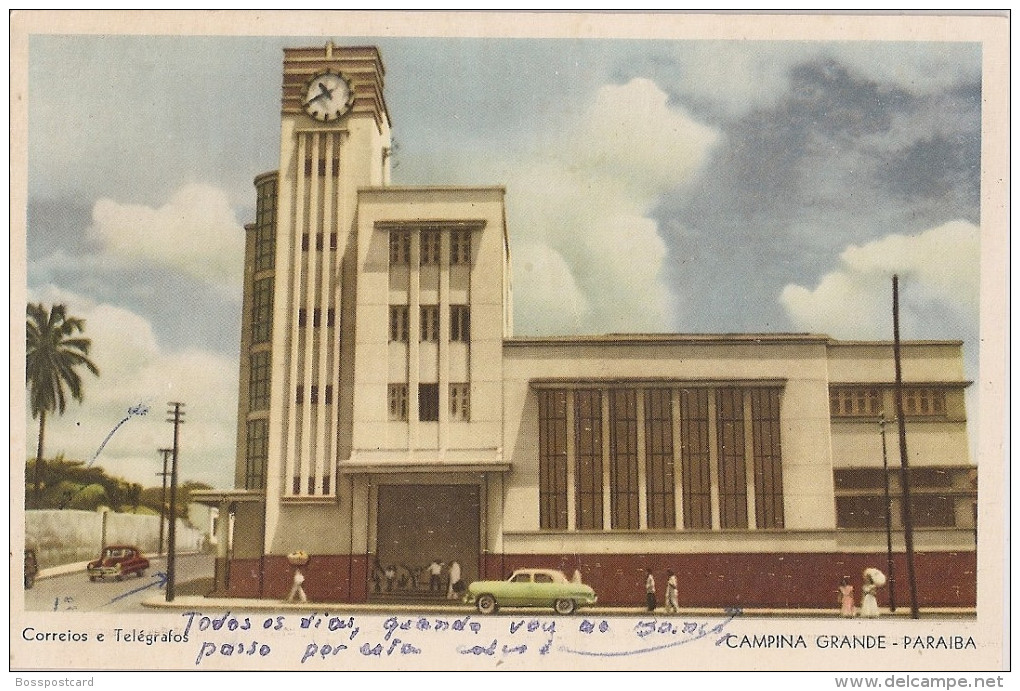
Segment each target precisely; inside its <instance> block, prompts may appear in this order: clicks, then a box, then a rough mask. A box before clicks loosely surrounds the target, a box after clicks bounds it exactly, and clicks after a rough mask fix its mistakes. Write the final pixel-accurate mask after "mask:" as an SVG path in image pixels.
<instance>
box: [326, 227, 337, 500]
mask: <svg viewBox="0 0 1020 691" xmlns="http://www.w3.org/2000/svg"><path fill="white" fill-rule="evenodd" d="M336 240H337V238H336V233H330V234H329V248H330V249H331V250H335V249H336ZM326 479H327V480H329V478H326Z"/></svg>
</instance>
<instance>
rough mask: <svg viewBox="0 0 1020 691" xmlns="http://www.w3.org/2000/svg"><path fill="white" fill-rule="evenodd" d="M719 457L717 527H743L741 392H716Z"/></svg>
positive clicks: (744, 497) (743, 460)
mask: <svg viewBox="0 0 1020 691" xmlns="http://www.w3.org/2000/svg"><path fill="white" fill-rule="evenodd" d="M716 418H717V423H718V424H717V437H718V438H717V440H716V443H717V445H718V446H717V448H718V458H719V525H720V527H722V528H747V475H746V465H745V459H744V452H745V450H744V403H743V391H742V390H741V389H735V388H724V389H718V390H716Z"/></svg>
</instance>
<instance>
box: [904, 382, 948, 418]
mask: <svg viewBox="0 0 1020 691" xmlns="http://www.w3.org/2000/svg"><path fill="white" fill-rule="evenodd" d="M903 414H904V415H914V416H921V417H941V416H944V415H945V414H946V392H945V391H942V390H939V389H929V388H909V389H908V388H905V389H903Z"/></svg>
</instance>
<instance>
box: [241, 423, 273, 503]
mask: <svg viewBox="0 0 1020 691" xmlns="http://www.w3.org/2000/svg"><path fill="white" fill-rule="evenodd" d="M245 450H246V453H245V472H244V488H245V489H265V488H266V463H267V461H268V459H269V421H268V420H266V419H265V418H260V419H257V420H249V421H248V424H247V444H246V449H245Z"/></svg>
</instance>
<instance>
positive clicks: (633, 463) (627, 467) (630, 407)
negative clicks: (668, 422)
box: [609, 389, 640, 530]
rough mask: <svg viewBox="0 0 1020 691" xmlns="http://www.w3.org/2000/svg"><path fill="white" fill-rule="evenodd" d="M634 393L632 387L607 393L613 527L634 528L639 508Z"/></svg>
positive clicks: (635, 396)
mask: <svg viewBox="0 0 1020 691" xmlns="http://www.w3.org/2000/svg"><path fill="white" fill-rule="evenodd" d="M637 423H638V420H637V393H636V392H635V391H634V390H633V389H613V390H611V391H610V392H609V425H610V428H609V432H610V439H609V444H610V446H609V448H610V453H609V474H610V478H611V480H612V483H613V484H612V487H610V492H609V499H610V512H611V515H612V520H613V525H612V527H613V529H617V530H637V529H638V528H639V527H640V513H639V511H640V510H639V507H638V457H637Z"/></svg>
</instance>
